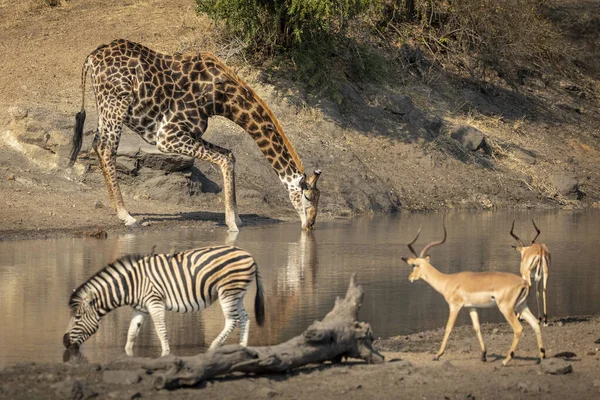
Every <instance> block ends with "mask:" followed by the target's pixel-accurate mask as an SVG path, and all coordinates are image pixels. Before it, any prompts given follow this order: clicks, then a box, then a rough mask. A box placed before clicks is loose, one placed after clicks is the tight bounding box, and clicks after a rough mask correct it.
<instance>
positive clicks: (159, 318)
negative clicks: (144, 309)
mask: <svg viewBox="0 0 600 400" xmlns="http://www.w3.org/2000/svg"><path fill="white" fill-rule="evenodd" d="M148 312H149V313H150V316H151V317H152V321H153V322H154V329H155V330H156V335H157V336H158V340H160V346H161V347H162V353H161V355H160V356H161V357H165V356H168V355H169V354H170V353H171V349H170V348H169V342H168V341H167V327H166V325H165V305H164V304H162V303H155V304H152V305H149V306H148Z"/></svg>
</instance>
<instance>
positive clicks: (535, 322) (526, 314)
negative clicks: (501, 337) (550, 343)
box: [521, 307, 546, 361]
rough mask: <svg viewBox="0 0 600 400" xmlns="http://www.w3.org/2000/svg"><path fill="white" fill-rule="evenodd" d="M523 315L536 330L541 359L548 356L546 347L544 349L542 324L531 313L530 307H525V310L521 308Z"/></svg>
mask: <svg viewBox="0 0 600 400" xmlns="http://www.w3.org/2000/svg"><path fill="white" fill-rule="evenodd" d="M521 315H522V316H523V319H525V321H527V323H528V324H529V325H531V327H532V328H533V331H534V332H535V337H536V339H537V343H538V350H539V354H540V361H541V360H542V359H543V358H546V349H544V343H543V342H542V330H541V329H540V324H539V322H538V320H537V319H536V318H535V317H534V316H533V314H532V313H531V310H529V307H525V308H524V309H523V310H521Z"/></svg>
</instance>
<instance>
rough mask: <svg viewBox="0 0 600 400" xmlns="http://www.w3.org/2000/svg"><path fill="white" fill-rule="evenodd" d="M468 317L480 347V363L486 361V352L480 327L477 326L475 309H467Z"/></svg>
mask: <svg viewBox="0 0 600 400" xmlns="http://www.w3.org/2000/svg"><path fill="white" fill-rule="evenodd" d="M469 315H470V316H471V321H472V322H473V329H475V333H476V334H477V339H479V346H480V347H481V361H486V360H487V359H486V354H487V351H486V349H485V344H484V343H483V337H482V336H481V327H480V326H479V314H477V309H476V308H471V309H469Z"/></svg>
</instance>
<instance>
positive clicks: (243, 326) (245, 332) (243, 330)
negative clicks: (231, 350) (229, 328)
mask: <svg viewBox="0 0 600 400" xmlns="http://www.w3.org/2000/svg"><path fill="white" fill-rule="evenodd" d="M238 315H239V316H240V346H244V347H246V346H248V336H249V334H250V318H248V313H247V312H246V309H245V308H244V298H243V297H242V298H240V300H239V301H238Z"/></svg>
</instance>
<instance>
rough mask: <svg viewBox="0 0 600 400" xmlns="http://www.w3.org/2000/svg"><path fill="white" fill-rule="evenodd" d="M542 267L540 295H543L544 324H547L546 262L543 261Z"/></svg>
mask: <svg viewBox="0 0 600 400" xmlns="http://www.w3.org/2000/svg"><path fill="white" fill-rule="evenodd" d="M543 267H544V276H543V278H542V279H543V285H542V290H543V292H542V295H543V296H544V326H548V312H547V309H546V285H547V284H548V264H547V263H545V262H544V263H543Z"/></svg>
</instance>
